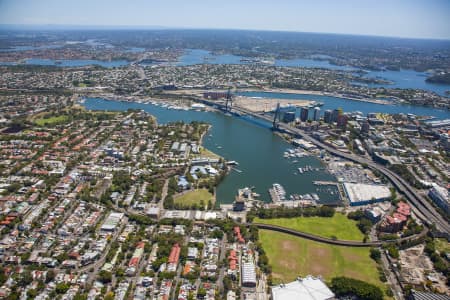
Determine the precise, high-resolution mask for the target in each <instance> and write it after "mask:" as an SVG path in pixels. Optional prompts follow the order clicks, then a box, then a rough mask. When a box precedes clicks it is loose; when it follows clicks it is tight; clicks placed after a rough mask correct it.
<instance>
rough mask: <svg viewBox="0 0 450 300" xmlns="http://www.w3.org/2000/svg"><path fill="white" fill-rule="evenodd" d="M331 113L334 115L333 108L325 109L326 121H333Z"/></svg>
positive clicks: (324, 118)
mask: <svg viewBox="0 0 450 300" xmlns="http://www.w3.org/2000/svg"><path fill="white" fill-rule="evenodd" d="M331 115H332V112H331V110H329V109H327V110H326V111H325V114H324V115H323V120H324V121H325V123H331V122H333V121H332V120H331Z"/></svg>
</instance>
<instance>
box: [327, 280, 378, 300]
mask: <svg viewBox="0 0 450 300" xmlns="http://www.w3.org/2000/svg"><path fill="white" fill-rule="evenodd" d="M331 290H332V291H333V292H334V293H335V294H336V296H356V297H357V298H358V299H361V300H382V299H383V292H382V291H381V289H380V288H379V287H377V286H375V285H373V284H370V283H367V282H364V281H361V280H357V279H353V278H348V277H335V278H333V279H332V280H331Z"/></svg>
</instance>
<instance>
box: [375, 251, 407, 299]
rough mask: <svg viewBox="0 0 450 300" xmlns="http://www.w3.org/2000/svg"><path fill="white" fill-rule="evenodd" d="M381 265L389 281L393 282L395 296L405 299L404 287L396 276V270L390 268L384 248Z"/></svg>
mask: <svg viewBox="0 0 450 300" xmlns="http://www.w3.org/2000/svg"><path fill="white" fill-rule="evenodd" d="M381 265H382V266H383V269H384V271H385V272H384V273H385V274H386V278H387V280H388V282H389V283H391V288H392V291H393V292H394V298H395V299H397V300H404V299H405V297H403V290H402V287H401V286H400V282H399V281H398V279H397V276H395V274H394V272H393V271H392V270H391V268H390V264H389V261H388V259H387V257H386V252H385V251H384V250H381Z"/></svg>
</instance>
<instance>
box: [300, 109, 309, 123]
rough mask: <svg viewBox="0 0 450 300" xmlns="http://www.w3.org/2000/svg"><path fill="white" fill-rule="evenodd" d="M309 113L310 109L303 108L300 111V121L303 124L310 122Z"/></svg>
mask: <svg viewBox="0 0 450 300" xmlns="http://www.w3.org/2000/svg"><path fill="white" fill-rule="evenodd" d="M308 113H309V110H308V108H307V107H302V109H301V110H300V120H301V121H302V122H306V121H307V120H308Z"/></svg>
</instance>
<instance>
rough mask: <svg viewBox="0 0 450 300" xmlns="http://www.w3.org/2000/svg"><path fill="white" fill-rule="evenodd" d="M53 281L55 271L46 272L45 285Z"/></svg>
mask: <svg viewBox="0 0 450 300" xmlns="http://www.w3.org/2000/svg"><path fill="white" fill-rule="evenodd" d="M53 279H55V271H53V270H48V271H47V275H46V276H45V283H49V282H50V281H53Z"/></svg>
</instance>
